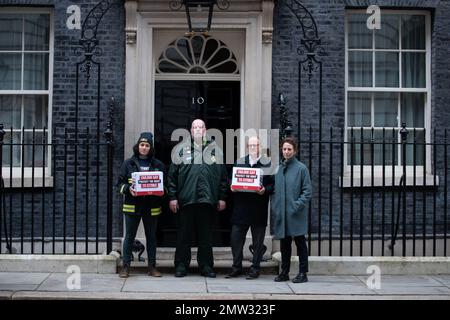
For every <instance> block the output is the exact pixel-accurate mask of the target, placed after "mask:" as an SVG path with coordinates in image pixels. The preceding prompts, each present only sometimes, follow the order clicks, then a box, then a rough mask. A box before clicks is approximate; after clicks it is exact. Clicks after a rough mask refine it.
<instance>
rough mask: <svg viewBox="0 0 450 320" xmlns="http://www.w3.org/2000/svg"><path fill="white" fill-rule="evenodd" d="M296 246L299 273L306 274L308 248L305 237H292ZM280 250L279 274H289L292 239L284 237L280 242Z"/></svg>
mask: <svg viewBox="0 0 450 320" xmlns="http://www.w3.org/2000/svg"><path fill="white" fill-rule="evenodd" d="M294 241H295V245H296V246H297V255H298V259H299V267H300V268H299V269H300V270H299V272H300V273H306V272H308V247H307V246H306V239H305V236H296V237H294ZM280 247H281V248H280V249H281V272H285V273H289V270H290V267H291V252H292V237H291V236H289V237H286V238H284V239H281V240H280Z"/></svg>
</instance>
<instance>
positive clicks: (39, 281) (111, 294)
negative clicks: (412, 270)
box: [0, 272, 450, 300]
mask: <svg viewBox="0 0 450 320" xmlns="http://www.w3.org/2000/svg"><path fill="white" fill-rule="evenodd" d="M273 279H274V275H261V276H260V277H259V278H258V279H253V280H246V279H245V277H240V278H233V279H226V278H224V276H223V275H218V277H217V278H205V277H202V276H200V275H194V274H190V275H188V276H187V277H184V278H175V277H174V276H173V274H163V277H161V278H154V277H149V276H147V275H146V274H131V275H130V277H129V278H127V279H121V278H119V277H118V275H117V274H92V273H90V274H83V273H82V274H81V277H80V279H79V280H80V281H79V282H77V279H76V277H74V274H66V273H30V272H28V273H19V272H10V273H2V272H0V299H7V300H8V299H17V300H20V299H108V300H111V299H113V300H114V299H152V300H155V299H161V300H171V299H177V300H184V299H186V300H206V299H232V300H235V299H245V300H252V299H254V300H267V299H285V300H291V299H308V300H310V299H333V300H334V299H338V300H341V299H342V300H346V299H365V300H366V299H380V298H381V299H445V300H450V275H429V276H424V275H420V276H419V275H417V276H401V275H385V276H381V278H380V283H379V288H369V287H368V285H367V280H368V276H367V277H366V276H357V275H348V276H342V275H340V276H332V275H329V276H319V275H311V276H309V282H307V283H301V284H297V283H292V282H291V281H287V282H274V281H273ZM78 284H79V287H78V286H77V285H78ZM69 288H72V289H69Z"/></svg>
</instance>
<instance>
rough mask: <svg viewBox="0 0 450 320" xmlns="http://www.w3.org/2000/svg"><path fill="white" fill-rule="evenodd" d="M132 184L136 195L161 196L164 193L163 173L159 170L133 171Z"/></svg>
mask: <svg viewBox="0 0 450 320" xmlns="http://www.w3.org/2000/svg"><path fill="white" fill-rule="evenodd" d="M131 179H132V186H133V189H134V190H135V191H136V194H137V195H138V196H148V195H153V196H162V195H163V194H164V183H163V182H164V181H163V173H162V172H161V171H147V172H133V173H132V174H131Z"/></svg>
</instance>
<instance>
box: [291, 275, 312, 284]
mask: <svg viewBox="0 0 450 320" xmlns="http://www.w3.org/2000/svg"><path fill="white" fill-rule="evenodd" d="M292 282H293V283H303V282H308V276H307V275H306V273H302V272H300V273H299V274H298V275H297V276H296V277H295V278H294V279H292Z"/></svg>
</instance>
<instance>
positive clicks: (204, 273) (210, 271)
mask: <svg viewBox="0 0 450 320" xmlns="http://www.w3.org/2000/svg"><path fill="white" fill-rule="evenodd" d="M200 274H201V275H202V276H204V277H208V278H215V277H216V273H215V272H214V271H213V269H211V268H209V267H205V268H203V270H202V271H201V272H200Z"/></svg>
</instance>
